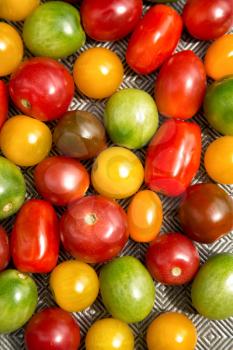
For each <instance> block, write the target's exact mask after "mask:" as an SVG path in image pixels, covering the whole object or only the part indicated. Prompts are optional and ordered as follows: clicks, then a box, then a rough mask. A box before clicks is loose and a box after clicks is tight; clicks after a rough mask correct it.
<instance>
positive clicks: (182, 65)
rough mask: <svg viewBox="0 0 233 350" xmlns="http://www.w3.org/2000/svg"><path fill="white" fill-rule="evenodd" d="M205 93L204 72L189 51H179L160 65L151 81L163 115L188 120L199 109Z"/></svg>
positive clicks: (202, 66)
mask: <svg viewBox="0 0 233 350" xmlns="http://www.w3.org/2000/svg"><path fill="white" fill-rule="evenodd" d="M205 92H206V73H205V67H204V65H203V63H202V61H201V59H200V58H199V57H198V56H196V55H195V53H194V52H193V51H190V50H187V51H181V52H178V53H176V54H175V55H173V56H172V57H171V58H170V59H169V60H168V61H167V62H165V63H164V65H163V66H162V68H161V70H160V72H159V75H158V77H157V79H156V82H155V101H156V105H157V107H158V110H159V112H160V113H161V114H162V115H164V116H165V117H171V118H177V119H188V118H191V117H193V116H194V115H195V114H196V113H197V111H198V110H199V109H200V107H201V105H202V102H203V99H204V96H205Z"/></svg>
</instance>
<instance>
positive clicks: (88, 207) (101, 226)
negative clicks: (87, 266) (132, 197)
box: [60, 196, 129, 263]
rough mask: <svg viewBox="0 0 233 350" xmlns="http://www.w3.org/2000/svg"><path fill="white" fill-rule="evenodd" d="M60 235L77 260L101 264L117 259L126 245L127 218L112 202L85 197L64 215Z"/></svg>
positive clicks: (102, 198)
mask: <svg viewBox="0 0 233 350" xmlns="http://www.w3.org/2000/svg"><path fill="white" fill-rule="evenodd" d="M60 234H61V240H62V243H63V245H64V247H65V249H67V250H68V252H69V253H70V254H71V255H73V256H74V257H75V258H77V259H79V260H83V261H85V262H89V263H100V262H103V261H107V260H110V259H111V258H113V257H114V256H116V255H117V254H118V253H119V252H120V251H121V250H122V249H123V247H124V245H125V244H126V242H127V240H128V236H129V234H128V227H127V217H126V214H125V212H124V210H123V208H121V206H120V205H119V204H117V203H116V202H114V201H113V200H110V199H107V198H105V197H101V196H88V197H84V198H82V199H80V200H78V201H77V202H75V203H74V204H73V205H71V206H70V207H69V208H68V210H67V211H66V212H65V213H64V214H63V216H62V219H61V222H60Z"/></svg>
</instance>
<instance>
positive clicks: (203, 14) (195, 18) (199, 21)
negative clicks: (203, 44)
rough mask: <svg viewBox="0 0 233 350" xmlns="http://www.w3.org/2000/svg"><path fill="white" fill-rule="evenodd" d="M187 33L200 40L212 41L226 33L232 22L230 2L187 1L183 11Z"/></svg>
mask: <svg viewBox="0 0 233 350" xmlns="http://www.w3.org/2000/svg"><path fill="white" fill-rule="evenodd" d="M183 19H184V24H185V26H186V28H187V30H188V31H189V33H190V34H191V35H192V36H193V37H195V38H197V39H200V40H213V39H216V38H218V37H220V36H221V35H223V34H224V33H226V32H227V31H228V30H229V29H230V27H231V25H232V20H233V6H232V2H231V0H205V1H203V0H188V1H187V3H186V5H185V7H184V11H183Z"/></svg>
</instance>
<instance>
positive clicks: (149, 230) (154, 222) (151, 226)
mask: <svg viewBox="0 0 233 350" xmlns="http://www.w3.org/2000/svg"><path fill="white" fill-rule="evenodd" d="M127 218H128V225H129V234H130V237H131V238H132V239H133V240H134V241H136V242H143V243H146V242H151V241H152V240H153V239H155V237H156V236H157V235H158V233H159V231H160V228H161V226H162V221H163V206H162V202H161V200H160V198H159V196H158V195H157V194H156V193H154V192H153V191H150V190H144V191H139V192H137V193H136V194H135V195H134V197H133V199H132V201H131V202H130V204H129V207H128V211H127Z"/></svg>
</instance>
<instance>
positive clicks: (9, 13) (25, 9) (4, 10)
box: [0, 0, 40, 21]
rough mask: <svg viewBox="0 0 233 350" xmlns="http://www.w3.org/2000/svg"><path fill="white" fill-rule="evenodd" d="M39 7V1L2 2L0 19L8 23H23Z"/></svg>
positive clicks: (6, 0)
mask: <svg viewBox="0 0 233 350" xmlns="http://www.w3.org/2000/svg"><path fill="white" fill-rule="evenodd" d="M39 5H40V0H21V1H18V0H4V1H1V2H0V17H1V18H3V19H7V20H9V21H23V20H24V19H25V18H26V17H27V16H28V15H30V13H31V12H32V11H34V10H35V8H36V7H38V6H39Z"/></svg>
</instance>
